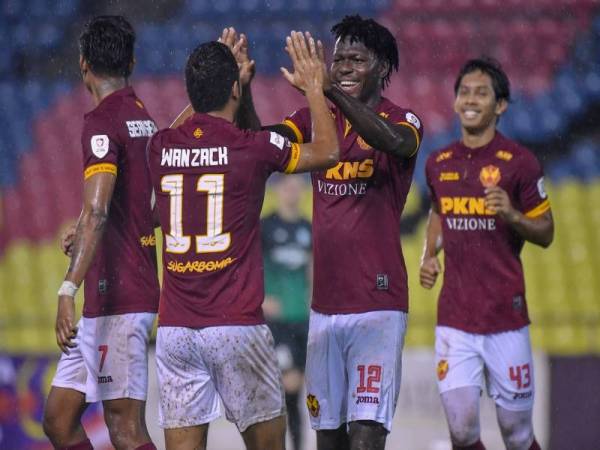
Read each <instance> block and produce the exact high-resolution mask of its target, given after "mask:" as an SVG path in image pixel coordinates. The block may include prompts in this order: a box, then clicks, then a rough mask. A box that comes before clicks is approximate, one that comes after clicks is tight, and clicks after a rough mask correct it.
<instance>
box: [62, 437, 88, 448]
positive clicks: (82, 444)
mask: <svg viewBox="0 0 600 450" xmlns="http://www.w3.org/2000/svg"><path fill="white" fill-rule="evenodd" d="M59 450H94V447H93V446H92V443H91V442H90V440H89V439H86V440H85V441H81V442H78V443H77V444H73V445H68V446H66V447H60V449H59Z"/></svg>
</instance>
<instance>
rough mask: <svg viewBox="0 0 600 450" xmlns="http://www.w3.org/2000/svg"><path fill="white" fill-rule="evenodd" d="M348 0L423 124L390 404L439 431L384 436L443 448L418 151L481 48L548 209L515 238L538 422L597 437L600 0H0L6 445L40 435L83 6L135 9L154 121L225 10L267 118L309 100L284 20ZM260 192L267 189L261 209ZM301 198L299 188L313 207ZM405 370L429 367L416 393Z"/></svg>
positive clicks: (443, 136) (169, 107) (435, 139)
mask: <svg viewBox="0 0 600 450" xmlns="http://www.w3.org/2000/svg"><path fill="white" fill-rule="evenodd" d="M348 13H360V14H361V15H364V16H371V17H374V18H376V19H377V20H378V21H380V22H381V23H383V24H385V25H386V26H387V27H389V28H390V29H391V30H392V31H393V33H394V34H395V36H396V38H397V40H398V45H399V50H400V55H401V69H400V73H399V74H398V75H397V76H395V77H394V78H393V81H392V84H391V86H390V87H389V88H388V90H387V91H386V96H388V97H390V98H391V99H392V100H393V101H395V102H396V103H398V104H399V105H401V106H404V107H410V108H411V109H413V110H415V111H416V112H417V113H418V114H419V115H420V116H421V118H422V119H423V122H424V124H425V136H426V137H425V139H424V141H423V147H422V150H421V151H420V153H419V157H418V158H419V159H418V165H417V170H416V172H415V179H414V183H413V187H412V190H411V194H410V198H409V201H408V204H407V207H406V211H405V215H404V223H403V229H402V241H403V248H404V254H405V259H406V263H407V267H408V270H409V277H410V289H411V299H410V302H411V306H410V308H411V314H410V324H409V330H408V335H407V357H408V360H405V368H406V372H405V377H406V378H405V379H403V397H402V400H401V402H400V407H399V414H413V413H414V414H416V415H417V416H418V415H419V414H421V413H422V415H424V416H427V415H430V416H431V414H434V415H437V416H436V417H442V419H440V420H441V421H440V422H439V427H440V429H436V430H435V433H437V435H439V436H440V438H439V439H438V440H437V441H436V440H431V439H433V438H431V439H429V438H428V433H429V434H431V433H432V430H430V429H429V430H428V429H427V427H425V428H424V429H423V434H424V435H423V436H421V437H420V438H419V439H420V440H419V441H418V442H419V443H413V444H408V443H407V442H413V441H410V440H409V439H408V438H405V439H402V438H399V439H398V440H396V441H393V440H390V444H389V445H388V448H393V449H396V448H409V449H416V450H419V449H425V450H427V449H430V450H433V449H444V448H448V447H444V445H447V444H444V440H445V439H446V437H447V432H446V430H445V428H444V427H445V425H444V422H443V416H439V414H441V408H440V405H439V404H438V403H436V402H438V400H437V395H436V393H435V389H434V388H435V367H434V366H433V359H432V358H431V347H432V344H433V331H434V323H435V309H436V295H437V292H429V291H425V290H423V289H421V288H420V287H419V286H418V281H417V279H418V263H419V257H420V249H421V243H422V239H423V232H424V220H425V217H426V213H427V210H428V207H429V205H428V203H427V196H426V189H425V183H424V172H423V167H424V162H425V160H426V157H427V156H428V154H429V153H430V152H431V151H433V150H434V149H437V148H439V147H441V146H442V145H444V144H447V143H448V142H450V141H451V140H454V139H456V138H457V137H458V128H457V124H456V121H455V119H454V117H453V114H452V103H453V84H454V79H455V75H456V73H457V71H458V69H459V67H460V66H461V64H462V63H463V62H464V61H465V60H466V59H467V58H469V57H474V56H479V55H480V54H487V55H491V56H494V57H496V58H497V59H498V60H499V61H500V62H501V63H502V64H503V66H504V68H505V69H506V71H507V73H508V75H509V77H510V80H511V83H512V88H513V92H514V98H515V100H514V102H513V104H512V105H511V106H510V107H509V110H508V113H507V114H505V116H503V118H502V121H501V123H500V129H501V130H502V131H503V132H504V133H505V134H507V135H508V136H509V137H512V138H514V139H517V140H518V141H520V142H522V143H524V144H525V145H527V146H528V147H529V148H530V149H532V150H533V151H534V152H535V153H536V154H537V155H538V158H539V159H540V160H541V161H542V163H543V165H544V168H545V171H546V174H547V185H548V190H549V194H550V201H551V204H552V209H553V213H554V218H555V223H556V238H555V241H554V243H553V245H552V246H551V247H550V249H548V250H541V249H539V248H535V247H533V246H532V245H526V246H525V250H524V252H523V262H524V266H525V273H526V280H527V301H528V303H529V311H530V315H531V318H532V321H533V325H532V326H531V334H532V340H533V345H534V348H535V350H536V354H537V357H538V358H539V359H540V361H541V362H540V364H539V367H540V369H539V370H538V372H537V374H536V376H537V378H539V377H542V376H543V379H542V380H540V381H539V382H538V386H540V389H539V390H538V392H537V399H536V401H537V402H538V404H539V405H544V407H543V409H542V410H540V408H541V407H540V406H537V407H536V408H538V409H536V423H541V424H542V425H541V427H542V428H543V429H541V430H536V433H539V434H541V435H543V436H544V437H543V440H544V442H546V444H547V446H548V448H552V449H557V450H558V449H560V450H564V449H580V450H593V449H600V427H598V424H599V423H600V387H598V380H600V357H599V356H600V207H599V205H600V126H599V125H600V1H599V0H395V1H394V0H375V1H360V0H345V1H344V0H241V1H232V0H169V1H167V0H151V1H133V0H131V1H129V0H123V1H112V2H111V1H94V2H88V1H84V0H26V1H25V0H1V1H0V42H1V43H2V51H1V52H0V123H1V124H2V125H1V126H0V449H6V450H16V449H26V448H31V449H44V448H48V444H47V443H46V442H45V440H44V439H43V433H42V429H41V425H40V418H41V412H42V407H43V399H44V397H45V395H46V393H47V391H48V389H49V384H50V381H51V379H52V376H53V374H54V368H55V364H56V360H57V358H58V350H57V347H56V344H55V338H54V331H53V327H54V316H55V304H56V291H57V288H58V287H59V285H60V282H61V280H62V277H63V275H64V272H65V270H66V267H67V259H66V258H65V257H64V256H63V255H62V254H61V253H60V251H59V249H58V237H59V235H60V233H61V231H62V230H63V229H64V228H65V226H67V225H68V224H71V223H72V222H73V221H74V220H75V219H76V217H77V216H78V214H79V211H80V206H81V186H82V175H81V156H80V154H81V150H80V133H81V126H82V116H83V113H84V112H86V111H89V110H90V109H92V108H93V105H92V101H91V98H90V97H89V96H88V94H87V92H85V90H84V89H83V87H82V85H81V82H80V79H79V72H78V48H77V37H78V34H79V32H80V30H81V27H82V24H83V23H84V21H86V20H87V19H88V18H90V17H91V16H93V15H96V14H124V15H126V16H127V17H128V18H129V19H130V20H131V22H132V23H133V25H134V27H135V29H136V31H137V35H138V41H137V46H136V58H137V66H136V68H135V70H134V74H133V76H132V79H131V82H132V85H133V86H134V88H135V90H136V92H137V94H138V96H139V97H140V98H141V99H142V100H143V101H144V102H145V104H146V106H147V107H148V110H149V111H150V113H151V114H152V115H153V116H154V118H155V120H156V122H157V124H158V125H159V127H165V126H167V125H168V124H169V123H170V122H171V120H172V119H173V118H174V117H175V116H176V115H177V113H178V112H179V111H180V110H181V109H182V108H183V107H184V106H185V105H186V104H187V101H186V96H185V92H184V85H183V66H184V64H185V59H186V56H187V54H188V53H189V52H190V51H191V50H192V49H193V48H194V47H195V46H196V45H197V44H198V43H199V42H202V41H206V40H212V39H216V38H217V37H218V36H219V35H220V32H221V30H222V29H223V27H225V26H229V25H233V26H235V27H236V29H238V31H243V32H245V33H246V34H247V35H248V37H249V39H250V42H251V47H250V51H251V56H252V58H254V59H256V61H257V67H258V75H257V77H256V79H255V81H254V83H253V93H254V99H255V103H256V106H257V109H258V111H259V114H260V116H261V118H262V121H263V123H265V124H267V123H274V122H278V121H280V120H281V119H282V118H283V117H285V115H287V114H289V113H290V112H292V111H294V110H295V109H297V108H299V107H300V106H303V105H304V101H303V99H302V97H300V96H299V95H297V94H296V93H295V92H294V91H293V90H292V89H291V88H289V87H288V86H287V83H286V82H285V80H284V79H283V78H282V77H281V76H280V74H279V67H280V66H289V63H288V59H287V55H286V54H285V52H284V51H283V47H284V38H285V36H286V34H287V33H288V32H289V31H290V30H291V29H296V30H310V31H311V32H313V33H314V34H315V35H317V36H319V37H321V38H322V39H324V40H325V42H326V43H327V45H328V48H329V49H331V46H332V42H331V38H330V33H329V29H330V27H331V25H332V24H333V23H335V22H336V21H338V20H339V19H340V18H341V17H342V16H343V15H344V14H348ZM272 206H273V199H272V196H270V197H268V198H267V200H266V202H265V210H269V209H270V208H272ZM310 210H311V205H310V191H309V190H308V189H307V193H306V205H305V211H306V214H307V216H309V215H310ZM81 300H82V299H80V300H79V304H81ZM428 358H429V359H428ZM413 361H414V363H413ZM419 361H421V362H420V363H419ZM411 364H412V369H411ZM419 364H421V365H419ZM429 364H431V365H429ZM416 367H419V370H416ZM421 369H422V370H421ZM536 369H537V367H536ZM411 374H414V378H413V375H411ZM405 380H406V382H405ZM411 380H412V381H415V383H416V382H417V381H419V380H420V381H421V382H423V380H427V383H428V384H427V385H426V387H423V388H422V396H421V394H420V393H419V392H421V391H418V389H419V386H418V385H416V384H414V383H413V384H411V383H412V381H411ZM417 384H418V383H417ZM411 386H412V387H414V389H412V388H411ZM431 386H433V388H431ZM415 389H416V390H415ZM407 395H408V396H409V397H410V398H408V399H407V397H406V396H407ZM411 396H412V397H411ZM427 396H429V397H430V398H429V397H428V398H425V397H427ZM425 404H428V405H429V404H430V409H431V411H433V410H435V412H431V411H430V410H428V409H427V408H424V407H423V405H425ZM400 408H403V410H402V412H401V411H400ZM428 408H429V406H428ZM411 417H412V416H411ZM415 417H416V416H415ZM410 420H412V419H410ZM415 420H421V419H418V418H417V419H415ZM490 420H491V422H490V424H491V425H490V426H491V427H492V428H493V427H494V426H495V424H494V419H493V416H491V418H490ZM407 421H409V419H407ZM101 422H102V420H101V416H100V415H99V413H98V410H97V409H96V410H93V409H92V411H91V412H90V414H89V415H88V418H87V421H86V425H87V427H88V430H90V433H91V434H92V435H95V434H98V436H101V435H102V423H101ZM150 425H151V426H153V427H155V424H154V423H150ZM416 429H417V428H414V430H416ZM484 431H485V426H484ZM435 433H434V434H435ZM413 434H414V433H413ZM98 439H99V441H100V440H101V438H100V437H99V438H98ZM428 439H429V440H428ZM446 440H447V439H446ZM434 441H435V442H434ZM414 442H417V441H416V440H415V441H414ZM489 442H492V441H491V440H490V441H489ZM227 445H233V444H227V443H223V442H221V443H216V442H215V443H214V448H229V447H227ZM489 445H492V447H488V448H492V449H493V448H500V447H493V445H494V444H488V446H489ZM498 445H499V444H498ZM107 448H110V447H107ZM232 448H236V447H232ZM238 448H239V447H238Z"/></svg>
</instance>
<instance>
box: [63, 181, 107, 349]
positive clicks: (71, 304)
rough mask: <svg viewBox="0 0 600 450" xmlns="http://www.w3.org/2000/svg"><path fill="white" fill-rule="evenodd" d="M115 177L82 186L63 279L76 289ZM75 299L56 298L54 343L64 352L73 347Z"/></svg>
mask: <svg viewBox="0 0 600 450" xmlns="http://www.w3.org/2000/svg"><path fill="white" fill-rule="evenodd" d="M116 178H117V177H116V176H115V175H113V174H110V173H99V174H96V175H94V176H92V177H91V178H88V179H87V180H86V181H85V182H84V184H83V210H82V211H81V215H80V216H79V221H78V223H77V228H76V231H75V238H74V241H73V245H72V248H71V263H70V265H69V270H68V271H67V275H66V277H65V281H70V282H72V283H74V284H75V285H76V286H80V285H81V283H82V282H83V279H84V277H85V274H86V273H87V271H88V269H89V267H90V265H91V264H92V260H93V259H94V255H95V253H96V246H97V245H98V242H100V239H101V238H102V234H103V233H104V227H105V225H106V220H107V219H108V210H109V207H110V201H111V199H112V194H113V190H114V186H115V180H116ZM74 318H75V299H74V298H73V297H70V296H67V295H61V296H59V297H58V309H57V312H56V326H55V331H56V343H57V344H58V346H59V348H60V349H61V351H62V352H64V353H67V354H68V353H69V348H71V347H74V346H75V344H74V343H73V342H72V339H73V338H74V337H75V335H76V333H77V328H76V327H75V319H74Z"/></svg>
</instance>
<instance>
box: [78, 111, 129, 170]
mask: <svg viewBox="0 0 600 450" xmlns="http://www.w3.org/2000/svg"><path fill="white" fill-rule="evenodd" d="M81 148H82V151H83V178H84V180H87V179H88V178H90V177H91V176H93V175H96V174H97V173H112V174H113V175H116V174H117V166H118V161H119V148H120V146H119V145H118V144H117V143H116V142H115V139H114V137H113V135H112V133H111V132H110V126H109V124H108V123H104V122H103V121H102V120H97V119H94V118H90V119H88V120H86V122H85V124H84V126H83V133H82V135H81Z"/></svg>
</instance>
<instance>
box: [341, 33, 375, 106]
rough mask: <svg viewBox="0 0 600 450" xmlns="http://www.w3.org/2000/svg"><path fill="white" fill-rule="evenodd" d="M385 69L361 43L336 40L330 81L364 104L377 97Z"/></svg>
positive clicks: (347, 39)
mask: <svg viewBox="0 0 600 450" xmlns="http://www.w3.org/2000/svg"><path fill="white" fill-rule="evenodd" d="M385 73H386V68H385V67H383V64H380V62H379V60H378V59H377V57H376V56H375V54H374V53H373V52H372V51H370V50H369V49H368V48H367V47H365V44H363V43H362V42H358V41H354V42H352V43H351V42H350V39H349V38H346V39H344V40H340V39H338V40H337V42H336V43H335V49H334V51H333V63H332V64H331V70H330V76H331V81H332V82H333V83H334V84H335V85H336V86H337V87H339V88H340V89H341V90H343V91H344V92H346V93H347V94H348V95H350V96H352V97H355V98H358V99H359V100H361V101H362V102H364V103H368V102H369V100H371V99H373V98H376V97H378V95H379V93H380V92H381V83H382V78H383V76H384V75H385Z"/></svg>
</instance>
